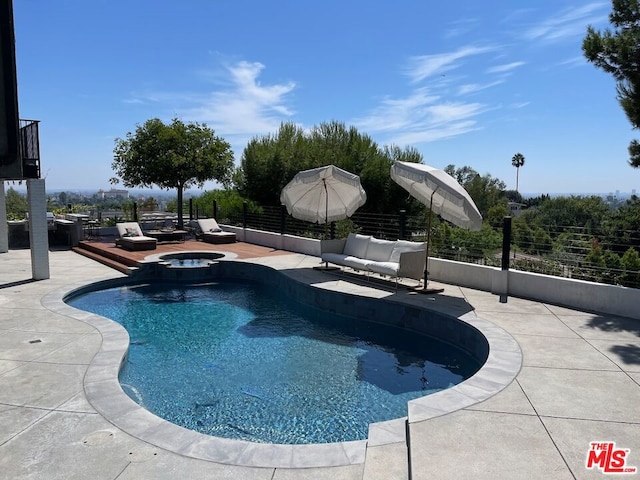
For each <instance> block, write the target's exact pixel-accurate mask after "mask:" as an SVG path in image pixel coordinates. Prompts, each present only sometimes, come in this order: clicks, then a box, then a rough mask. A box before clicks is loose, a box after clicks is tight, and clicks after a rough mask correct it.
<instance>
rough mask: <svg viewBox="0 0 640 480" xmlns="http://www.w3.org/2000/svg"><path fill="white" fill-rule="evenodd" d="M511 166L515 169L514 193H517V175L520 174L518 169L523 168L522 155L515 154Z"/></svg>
mask: <svg viewBox="0 0 640 480" xmlns="http://www.w3.org/2000/svg"><path fill="white" fill-rule="evenodd" d="M511 165H513V166H514V167H516V192H517V191H518V177H519V174H520V167H523V166H524V155H522V154H521V153H516V154H515V155H514V156H513V157H512V158H511Z"/></svg>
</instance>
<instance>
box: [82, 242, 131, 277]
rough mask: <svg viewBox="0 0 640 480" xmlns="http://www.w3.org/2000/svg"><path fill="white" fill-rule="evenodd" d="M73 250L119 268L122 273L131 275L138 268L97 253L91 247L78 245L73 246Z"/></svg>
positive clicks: (108, 265)
mask: <svg viewBox="0 0 640 480" xmlns="http://www.w3.org/2000/svg"><path fill="white" fill-rule="evenodd" d="M73 251H74V252H76V253H78V254H80V255H82V256H84V257H87V258H90V259H92V260H95V261H96V262H98V263H101V264H103V265H106V266H107V267H111V268H113V269H115V270H118V271H119V272H121V273H126V274H127V275H130V274H131V273H132V271H133V270H135V269H136V268H133V267H132V266H129V265H125V264H124V263H121V262H119V261H117V260H114V259H112V258H109V257H106V256H104V255H101V254H99V253H96V252H94V251H92V250H91V249H89V248H83V247H82V246H78V247H73Z"/></svg>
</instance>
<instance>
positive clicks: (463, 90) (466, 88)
mask: <svg viewBox="0 0 640 480" xmlns="http://www.w3.org/2000/svg"><path fill="white" fill-rule="evenodd" d="M504 82H505V80H504V79H501V80H495V81H493V82H489V83H483V84H480V83H466V84H464V85H460V87H458V95H469V94H471V93H476V92H479V91H481V90H486V89H487V88H491V87H495V86H496V85H500V84H503V83H504Z"/></svg>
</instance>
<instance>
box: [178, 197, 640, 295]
mask: <svg viewBox="0 0 640 480" xmlns="http://www.w3.org/2000/svg"><path fill="white" fill-rule="evenodd" d="M214 203H215V202H214ZM185 211H186V210H185ZM198 215H199V217H200V218H203V217H207V216H216V217H217V218H218V221H219V222H220V223H223V224H228V225H233V226H237V227H242V228H252V229H257V230H264V231H269V232H276V233H281V234H286V235H297V236H302V237H308V238H316V239H322V238H344V237H346V236H347V235H348V234H349V233H358V234H362V235H372V236H374V237H376V238H381V239H387V240H396V239H404V240H413V241H426V238H427V235H426V233H427V232H426V229H427V216H426V214H425V213H424V212H423V213H421V214H417V215H407V214H406V212H404V211H400V212H398V213H395V214H377V213H361V212H356V213H355V214H354V215H353V216H352V217H351V218H349V219H346V220H341V221H337V222H332V223H331V224H330V225H328V226H325V225H318V224H312V223H310V222H304V221H301V220H296V219H295V218H293V217H291V216H290V215H288V214H287V212H286V209H285V208H284V207H282V206H275V207H254V208H253V209H250V208H248V207H247V204H244V205H243V207H242V208H241V209H238V208H235V209H233V210H231V209H230V210H229V211H227V212H225V211H224V210H223V209H221V208H219V207H218V206H217V205H215V204H214V205H213V206H212V207H211V208H208V209H207V208H204V209H203V208H201V209H200V210H199V212H198ZM507 218H509V219H510V217H507ZM509 222H510V220H509ZM509 230H510V238H508V239H507V240H508V242H507V245H509V246H510V248H509V252H508V254H509V256H508V265H507V268H513V269H516V270H521V271H527V272H534V273H541V274H545V275H553V276H560V277H566V278H573V279H580V280H587V281H592V282H601V283H607V284H612V285H622V286H627V287H632V288H640V255H639V254H638V252H640V232H637V231H622V230H621V231H615V232H612V233H608V234H606V233H605V232H599V231H597V229H594V228H593V227H592V226H589V227H579V226H571V225H560V226H558V225H549V226H537V227H535V228H532V227H530V226H528V225H526V224H522V223H519V222H515V223H514V225H513V229H511V228H510V229H509ZM504 241H505V239H504V238H503V226H500V227H499V228H491V227H489V226H488V225H485V227H484V228H483V229H482V230H481V231H480V232H469V231H466V230H463V229H461V228H458V227H452V226H451V225H450V224H448V223H446V222H440V221H437V220H436V221H434V222H433V225H432V231H431V244H432V245H431V246H430V249H429V254H430V256H431V257H432V258H443V259H447V260H455V261H459V262H466V263H475V264H480V265H488V266H496V267H499V266H501V265H503V268H504V262H503V250H504V248H503V244H504Z"/></svg>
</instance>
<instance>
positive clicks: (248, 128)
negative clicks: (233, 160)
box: [184, 61, 296, 136]
mask: <svg viewBox="0 0 640 480" xmlns="http://www.w3.org/2000/svg"><path fill="white" fill-rule="evenodd" d="M263 69H264V65H262V64H261V63H258V62H253V63H250V62H244V61H243V62H239V63H237V64H235V65H232V66H229V67H228V73H229V74H230V78H229V80H230V82H231V88H228V89H226V90H221V91H215V92H212V93H211V94H209V95H208V96H207V97H206V98H204V99H203V101H202V102H201V105H199V106H197V107H194V108H190V109H188V110H186V111H185V112H184V113H185V115H186V116H189V117H191V118H193V119H194V120H198V121H203V122H207V123H210V124H211V125H212V126H214V128H215V129H216V131H218V132H220V133H221V134H223V135H250V136H253V135H257V134H263V133H270V132H273V131H276V130H277V129H278V128H279V126H280V123H281V122H282V121H283V120H285V119H286V118H287V117H290V116H292V115H293V114H294V111H293V110H292V109H291V108H290V107H289V106H288V105H287V97H288V95H289V94H290V93H291V92H293V90H294V89H295V87H296V85H295V83H294V82H288V83H285V84H274V85H269V86H264V85H262V84H261V83H260V82H259V81H258V77H259V76H260V73H261V72H262V70H263Z"/></svg>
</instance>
